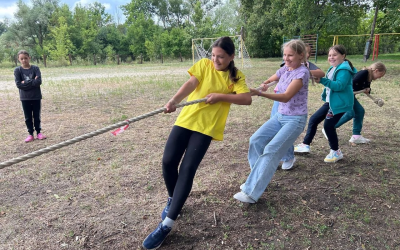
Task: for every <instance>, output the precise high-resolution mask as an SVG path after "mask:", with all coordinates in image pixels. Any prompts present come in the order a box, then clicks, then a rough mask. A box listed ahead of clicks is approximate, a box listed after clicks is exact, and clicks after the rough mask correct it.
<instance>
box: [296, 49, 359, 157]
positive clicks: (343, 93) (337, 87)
mask: <svg viewBox="0 0 400 250" xmlns="http://www.w3.org/2000/svg"><path fill="white" fill-rule="evenodd" d="M328 62H329V64H330V65H331V67H330V68H329V69H328V71H327V73H326V77H323V78H317V79H316V81H317V82H319V83H321V84H322V85H324V86H325V88H324V90H323V92H322V100H323V101H324V102H325V103H324V104H323V105H322V107H321V108H320V109H319V110H317V111H316V112H315V113H314V114H313V115H312V116H311V117H310V120H309V122H308V128H307V133H306V136H305V137H304V140H303V143H301V144H299V145H297V146H296V147H295V149H294V151H295V152H297V153H309V152H310V144H311V142H312V140H313V139H314V136H315V134H316V132H317V127H318V124H319V123H321V122H322V121H325V122H324V129H323V132H324V134H326V136H327V138H328V140H329V146H330V148H331V150H330V153H329V154H328V155H327V156H326V157H325V159H324V161H325V162H337V161H339V160H340V159H343V153H342V151H341V150H340V149H339V140H338V137H337V134H336V128H335V126H336V124H337V123H338V122H339V120H340V118H342V116H343V115H344V114H345V113H346V112H348V111H351V110H353V104H354V96H353V87H352V83H353V75H354V74H355V73H356V72H357V70H356V69H355V68H354V67H353V65H352V64H351V62H350V61H348V60H347V59H346V49H345V47H344V46H343V45H335V46H333V47H331V48H329V53H328Z"/></svg>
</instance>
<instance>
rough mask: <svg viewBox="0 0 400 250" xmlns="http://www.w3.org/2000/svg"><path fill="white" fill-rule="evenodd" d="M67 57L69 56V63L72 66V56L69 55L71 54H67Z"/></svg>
mask: <svg viewBox="0 0 400 250" xmlns="http://www.w3.org/2000/svg"><path fill="white" fill-rule="evenodd" d="M68 57H69V65H71V66H72V56H71V54H68Z"/></svg>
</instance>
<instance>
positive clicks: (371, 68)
mask: <svg viewBox="0 0 400 250" xmlns="http://www.w3.org/2000/svg"><path fill="white" fill-rule="evenodd" d="M362 69H363V70H368V81H369V82H371V81H372V71H374V70H378V71H379V72H384V73H386V66H385V64H383V63H381V62H376V63H373V64H371V65H370V66H369V67H365V66H364V67H363V68H362Z"/></svg>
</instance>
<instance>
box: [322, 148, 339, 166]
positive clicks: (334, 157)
mask: <svg viewBox="0 0 400 250" xmlns="http://www.w3.org/2000/svg"><path fill="white" fill-rule="evenodd" d="M341 159H343V153H342V151H341V150H340V149H338V150H336V151H335V150H332V149H331V152H330V153H329V154H328V155H327V156H326V157H325V159H324V162H329V163H335V162H337V161H338V160H341Z"/></svg>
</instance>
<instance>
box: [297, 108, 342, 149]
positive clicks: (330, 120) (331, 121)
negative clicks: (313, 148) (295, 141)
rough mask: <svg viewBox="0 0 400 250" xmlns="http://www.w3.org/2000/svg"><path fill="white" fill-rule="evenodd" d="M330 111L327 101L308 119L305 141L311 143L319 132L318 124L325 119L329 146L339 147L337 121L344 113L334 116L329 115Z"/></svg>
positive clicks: (332, 147)
mask: <svg viewBox="0 0 400 250" xmlns="http://www.w3.org/2000/svg"><path fill="white" fill-rule="evenodd" d="M328 111H329V103H328V102H326V103H324V105H322V107H321V108H319V109H318V110H317V111H316V112H315V113H314V114H313V115H312V116H311V117H310V120H309V121H308V127H307V133H306V136H305V137H304V140H303V143H304V144H307V145H310V144H311V142H312V140H313V139H314V136H315V134H316V133H317V128H318V124H320V123H321V122H322V121H323V120H325V122H324V130H325V133H326V136H327V137H328V141H329V146H330V148H331V149H332V150H335V151H336V150H338V149H339V140H338V137H337V134H336V128H335V125H336V123H338V122H339V120H340V118H342V116H343V114H344V113H339V114H335V115H333V116H329V115H328Z"/></svg>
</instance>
